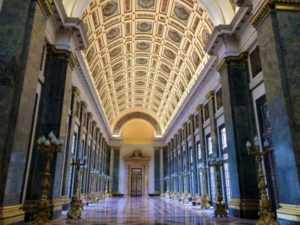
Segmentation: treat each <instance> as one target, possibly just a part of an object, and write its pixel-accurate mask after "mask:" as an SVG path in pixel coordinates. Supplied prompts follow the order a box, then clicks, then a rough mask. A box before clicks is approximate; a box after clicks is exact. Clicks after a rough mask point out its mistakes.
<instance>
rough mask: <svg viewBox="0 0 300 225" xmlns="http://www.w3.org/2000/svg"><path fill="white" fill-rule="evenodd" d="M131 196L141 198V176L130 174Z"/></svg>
mask: <svg viewBox="0 0 300 225" xmlns="http://www.w3.org/2000/svg"><path fill="white" fill-rule="evenodd" d="M131 196H142V174H131Z"/></svg>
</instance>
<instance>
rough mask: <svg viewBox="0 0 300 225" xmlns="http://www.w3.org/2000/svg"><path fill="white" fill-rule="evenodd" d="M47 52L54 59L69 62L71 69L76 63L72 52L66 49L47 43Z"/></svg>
mask: <svg viewBox="0 0 300 225" xmlns="http://www.w3.org/2000/svg"><path fill="white" fill-rule="evenodd" d="M47 53H50V55H51V57H53V58H55V59H60V60H65V61H67V62H68V63H69V65H70V67H71V69H73V68H74V67H75V65H76V59H75V57H74V55H73V54H72V52H70V51H69V50H66V49H57V48H56V47H55V46H54V45H47Z"/></svg>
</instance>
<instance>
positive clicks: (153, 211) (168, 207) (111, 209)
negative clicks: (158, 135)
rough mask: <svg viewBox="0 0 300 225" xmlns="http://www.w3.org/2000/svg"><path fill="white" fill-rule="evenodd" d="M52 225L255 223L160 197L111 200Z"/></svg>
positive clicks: (245, 224)
mask: <svg viewBox="0 0 300 225" xmlns="http://www.w3.org/2000/svg"><path fill="white" fill-rule="evenodd" d="M52 224H53V225H117V224H124V225H183V224H188V225H213V224H217V225H225V224H230V225H254V224H255V221H253V220H242V219H237V218H230V217H229V218H214V217H213V210H200V209H199V207H195V206H192V205H183V204H180V203H179V202H176V201H172V200H167V199H161V198H159V197H151V198H149V199H145V198H128V199H125V198H110V199H106V200H103V201H100V202H99V203H97V204H90V205H89V206H85V207H84V211H83V213H82V218H81V219H79V220H72V219H67V218H66V216H65V213H64V215H63V216H62V217H60V218H58V219H56V220H54V221H52Z"/></svg>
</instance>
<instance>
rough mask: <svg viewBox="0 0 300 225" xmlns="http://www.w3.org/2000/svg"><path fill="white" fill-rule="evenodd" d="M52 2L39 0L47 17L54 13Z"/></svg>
mask: <svg viewBox="0 0 300 225" xmlns="http://www.w3.org/2000/svg"><path fill="white" fill-rule="evenodd" d="M51 2H52V1H51ZM51 2H50V1H49V0H38V4H39V6H40V8H41V10H42V12H43V14H44V16H45V17H46V19H48V18H49V17H50V16H52V15H53V8H52V6H51Z"/></svg>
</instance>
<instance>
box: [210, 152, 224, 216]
mask: <svg viewBox="0 0 300 225" xmlns="http://www.w3.org/2000/svg"><path fill="white" fill-rule="evenodd" d="M223 162H224V160H223V159H222V158H217V157H214V158H212V159H210V160H209V165H210V166H213V167H214V168H215V170H216V186H217V193H216V194H217V195H216V208H215V212H214V213H215V217H217V216H220V217H227V215H228V212H227V210H226V208H225V203H224V202H223V196H222V188H221V177H220V172H221V171H220V168H221V167H222V166H223Z"/></svg>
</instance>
